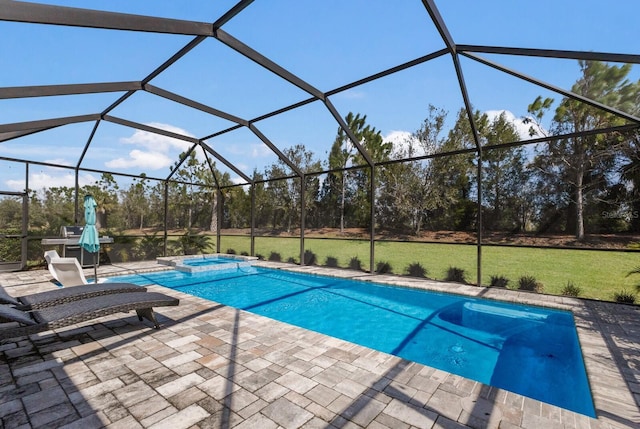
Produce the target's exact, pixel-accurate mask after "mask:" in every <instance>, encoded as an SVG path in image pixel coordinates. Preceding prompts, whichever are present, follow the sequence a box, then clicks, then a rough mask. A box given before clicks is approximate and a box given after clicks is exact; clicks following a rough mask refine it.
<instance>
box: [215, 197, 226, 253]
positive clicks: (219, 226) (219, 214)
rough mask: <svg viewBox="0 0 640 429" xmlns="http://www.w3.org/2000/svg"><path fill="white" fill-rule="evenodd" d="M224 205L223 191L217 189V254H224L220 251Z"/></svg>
mask: <svg viewBox="0 0 640 429" xmlns="http://www.w3.org/2000/svg"><path fill="white" fill-rule="evenodd" d="M222 204H224V200H223V199H222V191H221V190H220V187H217V188H216V212H217V216H216V217H217V219H216V252H217V253H222V251H221V250H220V235H221V234H220V230H221V229H222Z"/></svg>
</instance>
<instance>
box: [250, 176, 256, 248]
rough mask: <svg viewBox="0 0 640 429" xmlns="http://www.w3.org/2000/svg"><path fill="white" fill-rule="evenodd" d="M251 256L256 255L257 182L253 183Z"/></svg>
mask: <svg viewBox="0 0 640 429" xmlns="http://www.w3.org/2000/svg"><path fill="white" fill-rule="evenodd" d="M251 256H256V182H255V181H254V182H253V183H252V184H251Z"/></svg>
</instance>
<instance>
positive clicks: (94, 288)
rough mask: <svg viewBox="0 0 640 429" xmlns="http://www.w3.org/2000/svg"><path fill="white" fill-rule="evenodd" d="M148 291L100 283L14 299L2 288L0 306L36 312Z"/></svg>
mask: <svg viewBox="0 0 640 429" xmlns="http://www.w3.org/2000/svg"><path fill="white" fill-rule="evenodd" d="M146 290H147V289H146V288H144V287H141V286H138V285H135V284H133V283H100V284H90V285H81V286H72V287H64V288H58V289H54V290H50V291H46V292H39V293H34V294H30V295H24V296H18V297H13V296H11V295H9V294H8V293H7V291H6V290H5V289H4V288H1V287H0V304H9V305H12V306H14V307H15V308H17V309H19V310H35V309H38V308H44V307H51V306H53V305H60V304H65V303H67V302H73V301H78V300H81V299H86V298H92V297H95V296H101V295H109V294H113V293H129V292H144V291H146Z"/></svg>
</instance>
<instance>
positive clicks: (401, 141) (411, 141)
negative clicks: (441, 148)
mask: <svg viewBox="0 0 640 429" xmlns="http://www.w3.org/2000/svg"><path fill="white" fill-rule="evenodd" d="M382 139H383V140H384V141H385V142H390V143H391V144H393V153H395V154H401V153H402V154H406V153H407V151H408V150H409V146H410V145H411V146H412V148H413V151H414V152H413V154H412V155H411V156H422V155H426V153H425V151H424V148H423V147H422V146H421V145H420V142H419V141H418V140H417V139H416V138H415V137H413V134H412V133H410V132H409V131H399V130H394V131H391V132H390V133H389V134H387V135H386V136H383V137H382Z"/></svg>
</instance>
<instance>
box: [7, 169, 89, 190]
mask: <svg viewBox="0 0 640 429" xmlns="http://www.w3.org/2000/svg"><path fill="white" fill-rule="evenodd" d="M97 181H98V178H96V177H94V176H93V175H92V174H90V173H84V174H80V175H79V176H78V184H79V185H80V186H86V185H93V184H94V183H96V182H97ZM5 184H6V185H7V187H8V188H9V189H10V190H13V191H18V192H20V191H22V190H24V188H25V182H24V180H7V181H5ZM62 186H66V187H69V188H72V187H75V186H76V177H75V174H73V173H72V172H65V173H62V174H60V173H56V174H50V173H48V172H44V171H41V172H39V173H32V174H30V175H29V188H30V189H35V190H36V191H39V190H42V189H45V188H52V187H62Z"/></svg>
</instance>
